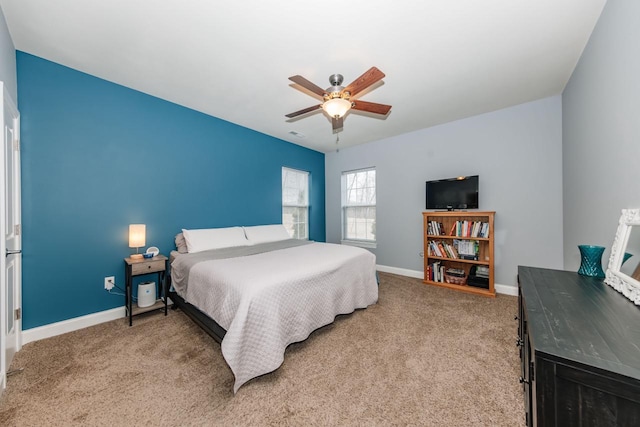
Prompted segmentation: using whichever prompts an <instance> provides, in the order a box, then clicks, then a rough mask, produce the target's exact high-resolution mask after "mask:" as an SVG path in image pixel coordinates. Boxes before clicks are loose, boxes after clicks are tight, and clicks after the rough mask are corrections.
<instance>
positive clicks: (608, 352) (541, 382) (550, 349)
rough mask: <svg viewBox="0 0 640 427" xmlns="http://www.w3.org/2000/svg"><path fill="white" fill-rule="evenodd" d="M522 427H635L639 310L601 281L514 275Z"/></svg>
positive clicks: (638, 420)
mask: <svg viewBox="0 0 640 427" xmlns="http://www.w3.org/2000/svg"><path fill="white" fill-rule="evenodd" d="M518 285H519V286H518V293H519V315H518V319H519V326H518V345H519V346H520V358H521V359H522V376H521V378H520V382H522V383H523V386H524V394H525V409H526V417H527V425H528V426H558V427H564V426H625V427H626V426H640V307H638V306H636V305H634V304H633V303H632V302H631V301H629V300H628V299H626V298H625V297H624V296H623V295H622V294H619V293H618V292H617V291H616V290H614V289H613V288H611V287H609V286H607V285H606V284H605V283H604V281H603V280H602V279H596V278H592V277H585V276H580V275H579V274H577V273H574V272H570V271H559V270H548V269H542V268H533V267H522V266H520V267H518Z"/></svg>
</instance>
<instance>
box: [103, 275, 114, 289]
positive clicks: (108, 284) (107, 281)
mask: <svg viewBox="0 0 640 427" xmlns="http://www.w3.org/2000/svg"><path fill="white" fill-rule="evenodd" d="M115 285H116V276H108V277H105V278H104V288H105V289H106V290H108V291H110V290H111V289H113V287H114V286H115Z"/></svg>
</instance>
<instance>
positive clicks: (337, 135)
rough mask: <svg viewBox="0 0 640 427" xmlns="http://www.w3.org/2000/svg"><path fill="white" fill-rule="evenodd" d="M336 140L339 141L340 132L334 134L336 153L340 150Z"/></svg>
mask: <svg viewBox="0 0 640 427" xmlns="http://www.w3.org/2000/svg"><path fill="white" fill-rule="evenodd" d="M338 142H340V134H339V133H337V134H336V153H339V152H340V147H338Z"/></svg>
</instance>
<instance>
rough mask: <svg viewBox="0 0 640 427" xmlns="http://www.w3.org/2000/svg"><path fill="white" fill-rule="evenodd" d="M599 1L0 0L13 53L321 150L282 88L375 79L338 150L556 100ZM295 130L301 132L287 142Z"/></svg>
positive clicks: (328, 142) (323, 123)
mask: <svg viewBox="0 0 640 427" xmlns="http://www.w3.org/2000/svg"><path fill="white" fill-rule="evenodd" d="M605 3H606V0H518V1H514V0H484V1H478V0H456V1H453V0H422V1H420V0H396V1H394V2H390V1H381V0H346V1H341V2H330V1H326V0H324V1H318V0H279V1H266V0H244V1H219V0H218V1H216V0H139V1H131V0H108V1H98V0H94V1H90V0H56V1H51V0H0V5H1V6H2V10H3V11H4V14H5V17H6V20H7V24H8V27H9V31H10V32H11V36H12V39H13V42H14V45H15V47H16V49H18V50H21V51H24V52H27V53H31V54H33V55H36V56H39V57H42V58H45V59H48V60H51V61H54V62H57V63H60V64H63V65H66V66H68V67H71V68H74V69H76V70H80V71H83V72H86V73H88V74H92V75H94V76H97V77H100V78H103V79H106V80H109V81H112V82H115V83H118V84H121V85H123V86H126V87H129V88H132V89H136V90H139V91H142V92H145V93H148V94H150V95H154V96H157V97H159V98H162V99H166V100H168V101H171V102H174V103H177V104H180V105H183V106H186V107H189V108H192V109H194V110H198V111H201V112H203V113H206V114H210V115H212V116H215V117H219V118H222V119H224V120H228V121H230V122H233V123H236V124H238V125H242V126H245V127H248V128H250V129H254V130H256V131H259V132H262V133H265V134H268V135H272V136H274V137H276V138H280V139H283V140H286V141H290V142H292V143H295V144H299V145H302V146H305V147H309V148H311V149H314V150H318V151H321V152H328V151H332V150H334V149H335V148H336V145H335V139H336V136H335V135H334V134H333V133H332V129H331V121H330V119H329V118H328V117H327V116H325V115H324V113H323V112H322V111H321V110H319V111H316V112H314V113H310V114H308V115H305V116H302V118H297V119H294V120H290V119H287V118H286V117H285V114H287V113H291V112H294V111H297V110H301V109H303V108H305V107H309V106H312V105H317V104H319V103H320V102H319V99H318V98H316V97H314V96H310V95H309V92H306V91H305V90H304V89H300V88H299V87H297V86H296V85H294V84H293V83H292V82H290V81H289V80H288V77H289V76H293V75H296V74H300V75H302V76H304V77H306V78H307V79H308V80H310V81H312V82H313V83H315V84H316V85H318V86H320V87H322V88H326V87H328V86H329V80H328V78H329V75H331V74H334V73H340V74H342V75H343V76H344V83H343V85H344V86H346V84H348V83H350V82H351V81H352V80H354V79H356V78H357V77H358V76H360V75H361V74H362V73H364V72H365V71H366V70H368V69H369V68H370V67H372V66H376V67H378V68H379V69H380V70H382V71H383V72H384V73H385V74H386V77H385V78H384V79H383V81H382V84H380V85H377V86H375V87H374V89H373V90H366V91H364V92H363V93H361V94H360V95H359V96H358V98H361V99H363V100H366V101H370V102H378V103H382V104H390V105H392V106H393V108H392V110H391V112H390V113H389V114H388V116H386V117H382V118H380V117H379V116H376V117H374V116H372V115H370V116H368V117H367V116H366V115H365V114H364V113H359V112H350V113H348V114H347V116H346V117H345V121H344V131H343V132H341V133H340V134H339V136H340V147H342V148H344V147H347V146H351V145H356V144H362V143H366V142H370V141H374V140H378V139H382V138H387V137H391V136H394V135H399V134H402V133H406V132H410V131H414V130H418V129H422V128H426V127H429V126H434V125H437V124H440V123H446V122H449V121H452V120H457V119H461V118H464V117H469V116H472V115H476V114H480V113H484V112H488V111H493V110H497V109H500V108H504V107H508V106H511V105H516V104H520V103H523V102H527V101H532V100H535V99H540V98H544V97H547V96H551V95H556V94H559V93H561V92H562V90H563V89H564V87H565V85H566V83H567V81H568V79H569V77H570V76H571V73H572V71H573V69H574V67H575V65H576V63H577V62H578V59H579V57H580V55H581V53H582V50H583V49H584V46H585V45H586V43H587V40H588V38H589V36H590V34H591V31H592V30H593V28H594V26H595V23H596V21H597V19H598V17H599V16H600V13H601V12H602V8H603V7H604V4H605ZM290 131H296V132H299V133H301V134H303V135H304V136H305V137H304V138H298V137H296V136H293V135H291V134H290V133H289V132H290Z"/></svg>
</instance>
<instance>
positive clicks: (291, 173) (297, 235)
mask: <svg viewBox="0 0 640 427" xmlns="http://www.w3.org/2000/svg"><path fill="white" fill-rule="evenodd" d="M282 224H283V225H284V227H285V228H286V229H287V231H288V232H289V235H290V236H291V237H292V238H294V239H308V238H309V172H304V171H299V170H295V169H289V168H282Z"/></svg>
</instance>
